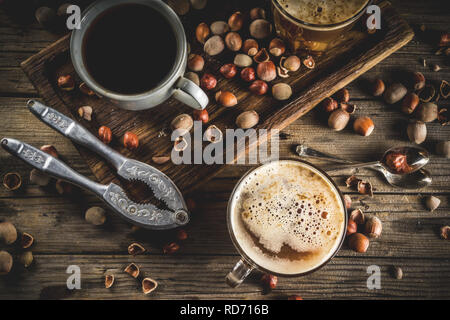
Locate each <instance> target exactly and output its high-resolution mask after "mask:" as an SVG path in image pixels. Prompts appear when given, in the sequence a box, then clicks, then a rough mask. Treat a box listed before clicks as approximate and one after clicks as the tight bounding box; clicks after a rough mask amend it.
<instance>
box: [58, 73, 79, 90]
mask: <svg viewBox="0 0 450 320" xmlns="http://www.w3.org/2000/svg"><path fill="white" fill-rule="evenodd" d="M58 87H59V88H60V89H61V90H63V91H72V90H73V89H75V80H73V78H72V76H71V75H70V74H68V75H63V76H60V77H58Z"/></svg>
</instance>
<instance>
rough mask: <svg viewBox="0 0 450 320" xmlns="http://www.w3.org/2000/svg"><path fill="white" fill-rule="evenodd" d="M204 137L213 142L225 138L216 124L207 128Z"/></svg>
mask: <svg viewBox="0 0 450 320" xmlns="http://www.w3.org/2000/svg"><path fill="white" fill-rule="evenodd" d="M204 138H205V140H206V141H209V142H211V143H218V142H221V141H222V140H223V134H222V131H221V130H220V129H219V128H217V127H216V126H215V125H211V126H209V127H208V128H207V129H206V131H205V134H204Z"/></svg>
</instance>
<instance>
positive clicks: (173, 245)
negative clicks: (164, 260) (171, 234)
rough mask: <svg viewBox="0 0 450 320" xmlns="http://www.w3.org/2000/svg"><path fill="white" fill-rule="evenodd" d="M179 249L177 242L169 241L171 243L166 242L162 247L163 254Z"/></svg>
mask: <svg viewBox="0 0 450 320" xmlns="http://www.w3.org/2000/svg"><path fill="white" fill-rule="evenodd" d="M179 249H180V246H179V245H178V243H176V242H171V243H168V244H166V245H165V246H164V247H163V253H165V254H172V253H175V252H177V251H178V250H179Z"/></svg>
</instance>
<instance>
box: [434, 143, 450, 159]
mask: <svg viewBox="0 0 450 320" xmlns="http://www.w3.org/2000/svg"><path fill="white" fill-rule="evenodd" d="M436 153H437V154H438V155H440V156H444V157H446V158H450V141H439V142H438V143H437V144H436Z"/></svg>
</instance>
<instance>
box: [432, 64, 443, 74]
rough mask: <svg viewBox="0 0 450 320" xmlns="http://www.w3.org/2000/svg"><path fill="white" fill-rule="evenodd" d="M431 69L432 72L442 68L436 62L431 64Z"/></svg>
mask: <svg viewBox="0 0 450 320" xmlns="http://www.w3.org/2000/svg"><path fill="white" fill-rule="evenodd" d="M432 68H433V71H434V72H438V71H441V70H442V68H441V66H440V65H438V64H433V67H432Z"/></svg>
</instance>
